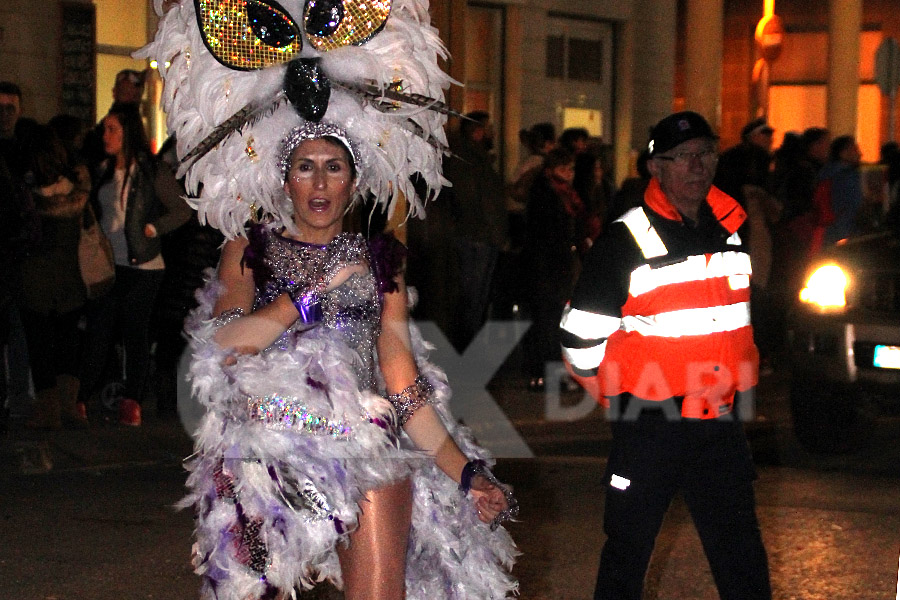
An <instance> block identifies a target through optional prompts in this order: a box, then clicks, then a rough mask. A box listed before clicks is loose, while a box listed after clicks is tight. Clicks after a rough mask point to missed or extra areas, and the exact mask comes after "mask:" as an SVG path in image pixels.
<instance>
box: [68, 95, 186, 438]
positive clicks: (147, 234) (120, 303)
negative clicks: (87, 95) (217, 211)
mask: <svg viewBox="0 0 900 600" xmlns="http://www.w3.org/2000/svg"><path fill="white" fill-rule="evenodd" d="M103 143H104V148H105V150H106V154H107V156H108V158H107V160H106V161H105V162H104V163H102V165H101V168H100V175H99V178H98V180H97V185H95V186H94V187H93V188H92V191H91V203H92V206H93V209H94V212H95V214H96V215H97V218H98V219H99V220H100V226H101V227H102V228H103V233H104V234H106V236H107V237H108V238H109V241H110V244H111V245H112V250H113V258H114V259H115V263H116V283H115V285H114V286H113V289H112V291H111V292H109V293H108V294H106V295H105V296H102V297H100V298H97V299H95V300H94V301H92V302H91V303H89V304H88V307H87V337H86V341H85V352H84V356H83V362H82V365H81V373H82V377H81V383H82V400H83V401H84V402H85V404H87V403H88V400H89V398H90V394H91V392H93V391H94V388H95V387H96V386H97V385H98V384H99V383H100V382H101V380H102V377H103V371H104V367H105V365H106V360H107V357H108V355H109V352H110V350H111V348H112V345H113V344H114V343H115V342H116V341H117V340H118V339H119V338H121V340H122V345H123V346H124V349H125V397H124V398H122V399H121V401H120V402H119V422H120V423H121V424H123V425H131V426H138V425H140V424H141V414H142V412H141V411H142V409H141V405H142V403H143V401H144V397H145V395H146V393H147V387H148V386H147V381H148V373H149V372H150V365H151V359H150V317H151V312H152V310H153V303H154V301H155V300H156V294H157V292H158V291H159V286H160V284H161V283H162V280H163V275H164V273H165V261H164V260H163V257H162V252H161V250H162V245H161V241H160V236H162V235H165V234H166V233H169V232H170V231H173V230H175V229H177V228H178V227H180V226H181V225H184V224H185V223H186V222H187V221H188V219H190V217H191V210H190V207H188V205H187V204H186V203H185V202H184V200H182V196H183V195H184V188H183V187H181V184H180V183H178V181H177V180H176V179H175V173H173V172H172V170H171V169H170V168H169V167H168V165H166V164H165V163H163V162H162V161H161V160H159V159H157V158H156V157H155V156H154V155H153V153H152V152H151V150H150V142H149V141H148V140H147V134H146V132H145V130H144V124H143V122H142V121H141V116H140V112H139V111H138V108H137V106H136V105H134V104H127V103H126V104H115V105H113V107H112V108H111V109H110V111H109V114H107V115H106V117H105V118H104V119H103Z"/></svg>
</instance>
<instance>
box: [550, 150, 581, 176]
mask: <svg viewBox="0 0 900 600" xmlns="http://www.w3.org/2000/svg"><path fill="white" fill-rule="evenodd" d="M574 162H575V157H574V156H572V153H571V152H569V151H568V150H566V149H565V148H554V149H553V150H551V151H550V152H548V153H547V156H545V157H544V171H545V172H546V171H551V170H553V169H555V168H556V167H560V166H562V165H571V164H572V163H574Z"/></svg>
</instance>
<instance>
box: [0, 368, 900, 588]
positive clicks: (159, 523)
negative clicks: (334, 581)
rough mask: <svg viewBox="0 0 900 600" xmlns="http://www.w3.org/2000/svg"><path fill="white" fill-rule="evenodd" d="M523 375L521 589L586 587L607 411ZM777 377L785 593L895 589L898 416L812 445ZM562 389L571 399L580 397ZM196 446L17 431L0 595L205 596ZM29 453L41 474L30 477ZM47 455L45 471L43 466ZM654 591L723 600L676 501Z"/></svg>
mask: <svg viewBox="0 0 900 600" xmlns="http://www.w3.org/2000/svg"><path fill="white" fill-rule="evenodd" d="M521 383H522V382H521V381H518V380H516V379H509V380H505V381H499V382H498V381H495V384H494V385H493V386H492V392H493V394H494V396H495V398H497V401H498V404H499V405H500V406H501V407H502V408H504V410H505V412H506V414H507V415H508V416H509V417H510V420H511V421H512V422H513V424H514V425H515V426H516V429H517V431H519V432H520V433H521V435H522V437H523V439H525V441H526V442H527V443H528V444H529V446H530V447H531V448H532V449H533V450H534V451H535V454H536V455H537V456H536V457H535V458H518V459H501V460H500V462H499V464H498V467H497V469H496V471H497V474H498V475H499V476H500V477H501V478H502V479H504V480H506V481H509V482H511V483H513V484H514V485H515V486H516V491H517V496H518V498H519V500H520V503H521V505H522V518H521V521H520V522H519V523H515V524H512V525H511V526H510V529H511V531H512V533H513V536H514V537H515V539H516V540H517V542H518V544H519V547H520V549H521V551H522V556H521V557H520V559H519V562H518V564H517V565H516V568H515V574H516V575H517V576H518V578H519V580H520V585H521V595H520V598H522V599H525V600H537V599H547V600H550V599H553V600H582V599H588V598H590V597H591V590H592V587H593V579H594V573H595V569H596V564H597V560H598V556H599V550H600V547H601V545H602V542H603V534H602V528H601V525H602V523H601V520H602V506H603V490H602V489H601V486H600V483H599V480H600V475H601V473H602V471H603V468H604V466H605V459H604V456H605V448H608V435H607V430H606V427H605V424H604V422H603V418H602V414H601V412H600V411H599V410H595V411H592V412H590V414H587V415H586V416H583V417H582V418H580V419H577V420H575V421H572V422H552V421H548V420H547V419H546V415H545V409H546V403H545V402H544V399H543V398H542V397H541V396H540V395H538V394H533V393H526V392H523V391H521ZM782 389H783V386H782V385H781V382H780V381H779V380H778V379H777V378H774V379H772V380H769V381H767V382H766V383H765V385H764V386H762V389H761V394H760V398H759V405H758V419H757V420H755V421H754V422H752V423H749V424H748V431H749V433H750V439H751V443H752V446H753V449H754V453H755V456H756V458H757V463H758V466H759V472H760V478H759V481H758V483H757V499H758V504H759V517H760V521H761V524H762V529H763V537H764V540H765V543H766V545H767V548H768V551H769V557H770V564H771V572H772V581H773V586H774V589H775V597H776V598H779V599H803V600H824V599H826V598H827V599H829V600H832V599H841V600H876V599H885V598H895V597H896V593H897V592H896V589H897V567H898V553H900V542H898V538H900V536H898V533H900V510H898V498H900V460H898V459H900V445H898V444H897V443H896V440H897V439H898V434H900V419H897V418H893V419H886V420H882V421H879V422H878V424H877V425H876V428H875V430H874V431H873V443H872V445H871V446H869V447H868V448H866V449H862V450H859V451H857V452H856V453H854V454H850V455H843V456H816V455H811V454H809V453H807V452H805V451H804V450H803V449H802V448H801V447H800V446H799V445H798V444H797V443H796V441H795V440H793V437H792V436H791V434H790V429H789V419H788V417H787V415H786V407H785V404H784V398H783V395H782V392H781V390H782ZM564 396H565V399H566V401H567V402H569V404H570V405H575V404H578V402H579V398H578V397H577V395H571V394H570V395H568V396H566V395H564ZM542 415H543V416H542ZM189 453H190V441H189V439H188V437H187V435H186V434H185V433H184V431H183V429H182V428H181V427H180V425H179V424H178V423H177V422H159V421H156V420H155V419H153V417H152V414H150V415H148V416H147V418H146V422H145V426H143V427H141V428H127V429H126V428H120V427H118V426H102V425H97V426H94V427H92V428H91V429H90V430H87V431H62V432H53V433H47V434H38V435H34V434H25V433H23V432H13V434H12V435H10V436H8V438H7V439H6V440H4V443H3V445H2V450H0V460H2V462H0V468H2V471H0V599H7V598H9V599H11V600H12V599H16V600H51V599H53V600H113V599H115V600H120V599H122V598H128V599H129V600H131V599H190V598H195V597H196V591H197V579H196V577H195V576H194V575H193V574H192V573H191V571H190V566H189V557H190V546H191V540H190V537H191V529H192V519H191V515H190V513H189V511H181V512H176V511H175V510H173V508H172V505H173V504H174V503H175V502H176V501H177V500H178V499H179V498H180V496H181V494H182V491H183V487H182V486H183V480H184V476H183V472H182V471H181V468H180V459H181V458H182V457H183V456H186V455H187V454H189ZM43 460H46V461H48V463H52V466H51V465H49V464H47V465H42V461H43ZM23 461H24V463H25V466H26V467H27V468H28V469H30V470H32V471H35V472H32V473H24V472H23V470H22V466H23ZM42 466H49V467H50V468H49V470H46V471H45V472H40V471H42V470H43V469H42ZM304 597H305V596H304ZM316 597H320V598H324V597H328V598H339V597H340V595H339V594H337V593H334V592H326V593H322V594H318V595H317V596H316ZM645 597H646V599H647V600H684V599H697V600H706V599H713V598H716V597H717V596H716V593H715V590H714V587H713V585H712V580H711V577H710V574H709V571H708V569H707V567H706V562H705V560H704V559H703V553H702V548H701V546H700V542H699V540H698V538H697V536H696V533H695V532H694V530H693V527H692V525H691V523H690V519H689V517H688V515H687V512H686V509H685V508H684V506H683V504H682V503H681V502H680V501H678V500H677V501H676V502H675V504H674V505H673V507H672V510H671V511H670V513H669V515H668V517H667V519H666V522H665V524H664V528H663V531H662V533H661V535H660V538H659V540H658V544H657V550H656V553H655V555H654V560H653V563H652V565H651V569H650V573H649V575H648V580H647V592H646V594H645Z"/></svg>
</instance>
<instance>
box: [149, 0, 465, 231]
mask: <svg viewBox="0 0 900 600" xmlns="http://www.w3.org/2000/svg"><path fill="white" fill-rule="evenodd" d="M164 5H165V6H166V7H167V9H166V10H165V11H164ZM154 7H155V9H156V11H157V13H158V14H160V15H161V16H162V19H161V21H160V25H159V30H158V32H157V34H156V38H155V39H154V40H153V42H151V43H150V44H148V45H147V46H146V47H144V48H142V49H141V50H140V51H139V52H138V53H136V54H135V56H136V57H138V58H151V59H155V60H156V61H157V64H158V65H159V73H160V75H161V76H162V78H163V80H164V82H165V86H164V92H163V108H164V110H165V111H166V113H167V119H168V128H169V130H170V131H171V132H173V133H174V134H175V135H176V140H177V151H178V156H179V159H180V161H181V162H180V168H179V173H178V174H179V176H181V175H185V176H186V180H185V183H186V187H187V189H188V191H189V192H192V193H194V194H196V191H197V190H198V188H199V186H200V184H201V183H202V184H203V186H202V193H201V194H200V197H199V198H193V199H191V200H190V202H191V203H192V205H193V206H194V207H195V208H196V209H197V211H198V215H199V217H200V219H201V221H205V222H209V223H210V224H211V225H213V226H214V227H216V228H218V229H220V230H221V231H222V232H223V233H225V235H226V236H228V237H235V236H239V235H242V234H243V231H244V225H245V223H246V221H247V220H248V219H249V218H250V216H251V213H254V212H261V213H262V214H263V215H264V216H266V217H268V218H271V219H274V220H275V221H277V222H281V223H283V224H286V225H289V224H290V219H291V206H290V202H289V201H288V200H287V198H286V197H285V194H284V192H283V190H282V179H281V172H280V170H279V164H278V158H279V157H278V155H279V151H280V148H281V140H282V138H284V136H285V135H287V134H288V132H290V131H291V130H292V129H294V128H296V127H298V126H301V125H303V124H304V123H305V122H308V121H324V122H328V123H332V124H336V125H338V126H340V127H341V128H342V129H343V130H344V131H346V132H347V135H348V136H349V137H350V138H351V141H352V142H353V143H354V144H355V145H356V146H357V148H358V149H359V161H360V164H358V165H357V170H358V172H359V185H358V189H359V191H360V192H361V193H362V194H367V193H369V192H371V193H372V194H373V195H374V197H375V198H376V200H377V201H378V202H379V204H381V205H382V207H383V208H384V209H385V210H387V212H388V213H389V214H390V213H392V212H393V209H394V206H395V203H394V202H393V199H394V197H395V195H396V194H397V193H398V192H400V193H403V194H404V195H405V196H406V198H407V199H408V201H409V213H410V215H413V216H418V215H421V214H423V212H424V211H423V204H422V201H421V200H419V199H418V198H417V196H416V193H415V191H414V189H413V185H412V182H411V177H412V176H413V175H414V174H416V173H418V174H420V175H421V178H422V179H423V180H424V183H425V184H426V187H427V189H428V191H427V194H426V197H427V198H430V197H432V196H433V194H434V193H435V192H436V191H437V190H439V189H440V187H441V185H442V184H443V183H445V181H444V179H443V177H442V176H441V158H442V155H443V153H444V150H445V149H446V138H445V135H444V131H443V125H444V123H445V121H446V118H447V114H454V113H452V111H450V110H449V109H447V107H446V106H445V105H444V103H443V90H444V89H445V88H446V87H448V86H449V84H450V83H451V80H450V78H449V77H448V76H447V75H446V74H445V73H444V72H443V71H441V70H440V68H439V67H438V64H437V61H438V58H439V57H446V53H445V50H444V47H443V45H442V44H441V41H440V39H439V38H438V35H437V30H435V29H434V28H433V27H432V26H431V25H430V24H429V15H428V4H427V0H305V1H304V0H283V4H279V3H278V2H276V1H275V0H180V1H179V2H174V3H173V2H171V0H168V1H167V0H154Z"/></svg>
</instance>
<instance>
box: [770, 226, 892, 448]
mask: <svg viewBox="0 0 900 600" xmlns="http://www.w3.org/2000/svg"><path fill="white" fill-rule="evenodd" d="M799 296H800V297H799V298H798V301H797V303H796V306H795V307H794V309H793V311H792V313H791V315H790V319H789V329H788V340H789V351H790V357H791V377H792V381H791V389H790V403H791V413H792V415H793V420H794V431H795V433H796V435H797V438H798V439H799V440H800V442H801V443H802V444H804V446H806V447H807V448H809V449H811V450H814V451H831V452H834V451H847V450H850V449H852V448H856V447H859V446H861V445H863V444H865V442H866V441H867V439H868V438H869V436H870V435H871V431H872V423H873V419H874V418H875V417H876V416H878V415H879V414H880V413H882V412H883V411H885V410H887V409H896V408H897V407H898V406H900V228H896V227H892V228H890V229H886V230H883V231H879V232H876V233H871V234H867V235H864V236H860V237H856V238H850V239H848V240H842V241H841V242H839V243H838V244H837V245H836V246H833V247H831V248H828V249H827V250H826V251H824V252H823V253H822V255H821V256H820V257H818V258H817V259H816V260H815V261H814V263H813V264H811V265H810V269H809V271H808V276H807V278H806V280H805V285H804V287H803V289H802V291H801V292H800V295H799Z"/></svg>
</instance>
